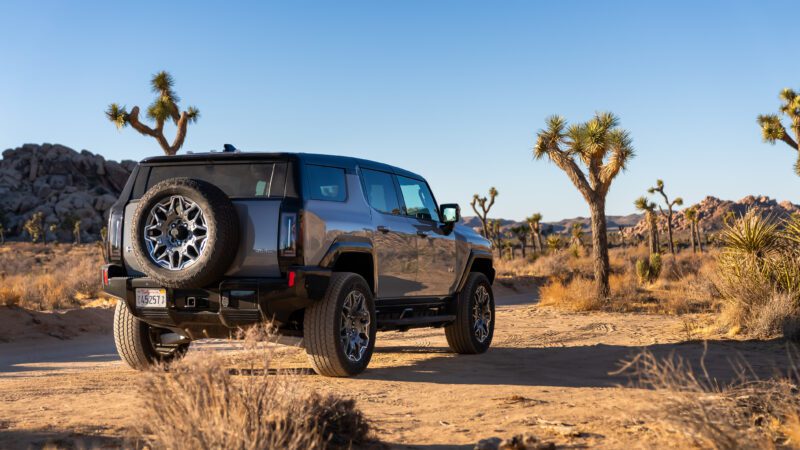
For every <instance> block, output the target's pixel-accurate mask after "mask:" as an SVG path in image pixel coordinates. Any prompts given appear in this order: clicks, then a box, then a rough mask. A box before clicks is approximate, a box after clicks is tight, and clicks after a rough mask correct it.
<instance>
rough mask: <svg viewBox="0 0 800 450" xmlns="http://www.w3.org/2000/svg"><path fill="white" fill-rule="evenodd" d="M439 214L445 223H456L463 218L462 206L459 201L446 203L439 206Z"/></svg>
mask: <svg viewBox="0 0 800 450" xmlns="http://www.w3.org/2000/svg"><path fill="white" fill-rule="evenodd" d="M439 213H440V214H439V215H440V216H442V222H444V223H445V224H447V225H449V224H455V223H456V222H458V221H459V220H461V207H460V206H458V204H457V203H445V204H443V205H440V206H439Z"/></svg>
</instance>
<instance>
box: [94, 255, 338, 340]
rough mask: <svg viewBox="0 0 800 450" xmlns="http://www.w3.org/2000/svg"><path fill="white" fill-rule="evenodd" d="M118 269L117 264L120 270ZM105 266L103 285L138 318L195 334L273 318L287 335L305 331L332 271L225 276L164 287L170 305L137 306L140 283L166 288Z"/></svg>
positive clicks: (226, 331)
mask: <svg viewBox="0 0 800 450" xmlns="http://www.w3.org/2000/svg"><path fill="white" fill-rule="evenodd" d="M118 269H119V270H118ZM118 269H114V268H111V267H104V271H107V273H108V277H107V282H106V281H105V280H106V278H104V291H105V292H106V293H108V294H109V295H112V296H114V297H117V298H119V299H122V300H124V301H125V302H127V304H128V308H129V309H130V310H131V311H132V312H133V314H134V315H135V316H136V317H138V318H139V319H141V320H143V321H145V322H147V323H149V324H151V325H155V326H159V327H163V328H170V329H173V330H176V331H182V332H184V333H186V334H189V336H190V337H191V338H192V339H200V338H203V337H228V336H230V335H231V333H233V332H234V331H235V330H236V329H237V328H239V327H241V326H245V325H250V324H255V323H260V322H273V323H274V324H275V325H276V326H277V327H278V329H279V330H280V332H281V333H282V334H285V335H300V334H301V333H302V316H300V311H302V310H303V309H304V308H306V307H307V306H309V305H311V304H312V303H313V302H315V301H316V300H319V299H321V298H322V297H323V296H324V295H325V291H326V290H327V288H328V282H329V281H330V276H331V271H330V270H329V269H322V268H318V267H295V268H291V271H292V272H294V273H295V276H294V283H293V285H291V286H290V285H289V284H290V283H289V278H288V277H287V278H226V279H222V280H220V281H219V283H218V284H215V285H214V286H207V287H205V288H202V289H169V288H167V289H166V293H167V306H166V308H137V306H136V289H138V288H162V286H160V285H159V284H158V282H156V281H155V280H153V279H151V278H146V277H144V278H134V277H127V276H119V274H121V268H118Z"/></svg>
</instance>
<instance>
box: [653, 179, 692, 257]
mask: <svg viewBox="0 0 800 450" xmlns="http://www.w3.org/2000/svg"><path fill="white" fill-rule="evenodd" d="M647 192H649V193H651V194H654V193H656V192H658V193H659V194H661V196H662V197H663V198H664V204H666V206H667V209H666V211H665V210H664V208H662V207H661V205H659V206H658V210H659V211H660V212H661V215H662V216H664V218H665V219H666V220H667V241H668V243H669V252H670V253H672V254H673V255H674V254H675V241H674V240H673V239H672V215H673V213H674V211H673V209H672V208H673V207H674V206H681V205H683V199H682V198H680V197H676V198H675V199H674V200H672V201H670V199H669V197H667V193H666V192H664V181H663V180H656V185H655V186H653V187H651V188H650V189H648V190H647Z"/></svg>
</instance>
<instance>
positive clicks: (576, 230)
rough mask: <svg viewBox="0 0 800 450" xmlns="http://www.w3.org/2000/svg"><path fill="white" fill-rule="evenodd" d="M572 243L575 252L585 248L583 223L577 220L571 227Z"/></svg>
mask: <svg viewBox="0 0 800 450" xmlns="http://www.w3.org/2000/svg"><path fill="white" fill-rule="evenodd" d="M570 241H571V242H570V245H571V246H572V247H573V248H574V249H575V253H580V252H581V251H582V250H583V225H582V224H580V223H578V222H575V223H573V224H572V227H570Z"/></svg>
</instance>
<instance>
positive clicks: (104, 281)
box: [103, 267, 108, 287]
mask: <svg viewBox="0 0 800 450" xmlns="http://www.w3.org/2000/svg"><path fill="white" fill-rule="evenodd" d="M106 286H108V267H103V287H106Z"/></svg>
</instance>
